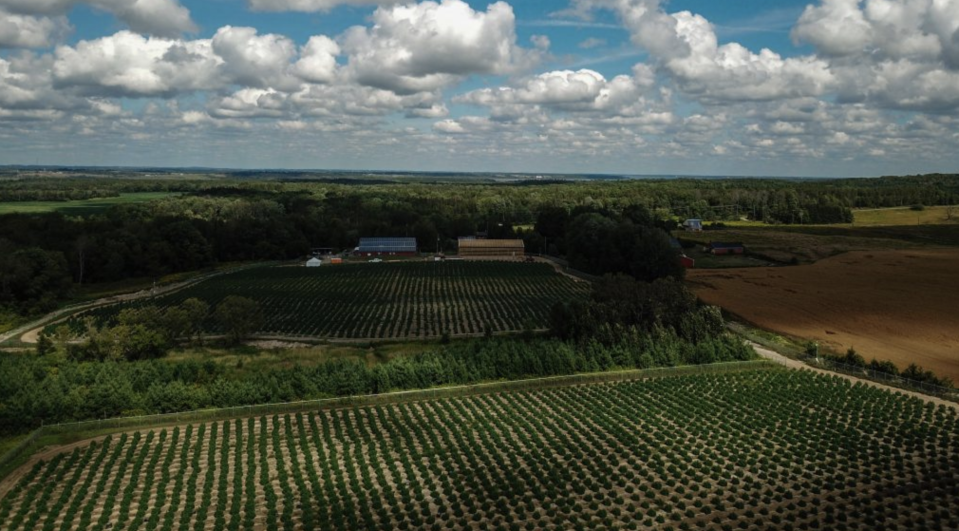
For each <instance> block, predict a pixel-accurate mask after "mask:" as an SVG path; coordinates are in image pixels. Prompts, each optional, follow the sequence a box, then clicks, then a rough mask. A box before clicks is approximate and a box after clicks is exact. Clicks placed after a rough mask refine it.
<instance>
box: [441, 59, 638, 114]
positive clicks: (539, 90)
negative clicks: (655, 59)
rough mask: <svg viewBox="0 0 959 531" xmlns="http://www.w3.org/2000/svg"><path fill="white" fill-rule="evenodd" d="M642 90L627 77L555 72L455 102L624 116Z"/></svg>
mask: <svg viewBox="0 0 959 531" xmlns="http://www.w3.org/2000/svg"><path fill="white" fill-rule="evenodd" d="M641 93H642V89H641V88H640V87H639V86H637V84H636V83H635V82H634V80H633V79H632V78H630V77H629V76H617V77H615V78H613V79H612V80H607V79H606V78H605V77H603V75H602V74H600V73H598V72H595V71H593V70H585V69H584V70H578V71H575V72H574V71H571V70H558V71H553V72H546V73H544V74H540V75H538V76H534V77H531V78H528V79H527V80H526V81H525V82H523V83H522V84H521V85H520V86H518V87H517V88H512V87H500V88H493V89H490V88H487V89H480V90H475V91H472V92H469V93H467V94H464V95H463V96H461V97H458V98H456V99H455V101H457V102H461V103H472V104H476V105H486V106H491V107H495V106H500V107H502V106H504V105H515V104H522V105H546V106H554V107H557V108H559V109H562V110H567V111H608V112H610V113H613V114H628V107H629V106H630V105H633V104H636V103H637V102H639V101H640V95H641Z"/></svg>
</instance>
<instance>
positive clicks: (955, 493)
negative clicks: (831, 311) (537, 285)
mask: <svg viewBox="0 0 959 531" xmlns="http://www.w3.org/2000/svg"><path fill="white" fill-rule="evenodd" d="M45 457H46V460H45V461H38V462H36V463H35V464H34V465H33V466H29V465H28V466H27V467H26V468H25V469H23V470H22V471H21V473H19V474H15V476H16V477H19V481H18V482H17V483H16V484H15V486H14V485H13V483H12V482H11V481H9V480H8V481H7V482H5V483H3V484H0V496H3V501H2V502H0V522H2V524H0V529H3V530H5V531H20V530H32V529H45V530H46V529H52V530H57V531H71V530H87V529H94V530H105V529H110V530H111V531H118V530H127V529H144V528H149V529H163V530H171V529H184V530H197V531H199V530H204V529H214V530H226V529H230V530H233V529H237V530H239V529H242V530H261V529H266V530H279V529H283V530H284V531H293V530H296V529H343V530H346V529H384V530H391V529H433V530H442V529H455V530H474V529H475V530H478V529H508V530H521V529H525V530H533V529H557V530H558V529H640V528H643V529H649V528H661V529H667V528H671V529H744V530H761V529H763V530H764V529H863V530H874V529H894V528H895V529H946V528H953V529H954V528H957V527H959V506H957V505H956V503H955V500H956V498H957V497H959V417H957V413H956V410H955V409H953V408H949V407H946V406H938V407H935V406H933V405H932V404H928V403H925V402H923V401H922V400H920V399H917V398H906V397H903V396H902V395H899V394H893V393H890V392H888V391H883V390H879V389H875V388H872V387H867V386H862V385H853V384H851V383H850V382H848V381H847V380H845V379H841V378H838V377H829V376H822V375H814V374H812V373H808V372H798V371H786V370H782V369H765V370H753V371H746V372H739V373H728V374H700V375H689V376H679V377H665V378H652V379H645V380H639V381H631V382H619V383H609V384H590V385H579V386H569V387H557V388H548V389H541V390H533V391H522V392H508V393H497V394H487V395H478V396H472V397H461V398H448V399H434V400H424V401H419V402H409V403H402V404H393V405H380V406H368V407H356V408H344V409H334V410H321V411H316V412H312V413H295V414H282V415H269V416H263V417H258V418H247V419H237V420H228V421H222V422H215V423H207V424H194V425H183V426H178V427H174V428H162V429H160V428H157V429H152V430H144V431H140V432H132V433H124V434H120V435H117V434H114V435H111V436H108V437H107V438H105V439H103V438H101V439H100V440H99V442H95V443H90V444H81V445H75V446H74V447H72V448H70V449H68V450H67V451H64V452H62V453H48V454H47V455H46V456H45Z"/></svg>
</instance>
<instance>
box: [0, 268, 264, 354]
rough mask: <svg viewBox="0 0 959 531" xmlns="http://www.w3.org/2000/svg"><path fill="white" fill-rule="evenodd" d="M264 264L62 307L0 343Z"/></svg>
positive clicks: (26, 339)
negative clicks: (76, 317) (102, 309)
mask: <svg viewBox="0 0 959 531" xmlns="http://www.w3.org/2000/svg"><path fill="white" fill-rule="evenodd" d="M262 265H266V264H263V263H257V264H250V265H246V266H241V267H235V268H230V269H224V270H222V271H214V272H212V273H208V274H205V275H200V276H198V277H194V278H191V279H188V280H184V281H182V282H177V283H174V284H167V285H165V286H159V287H157V288H154V289H145V290H140V291H137V292H133V293H124V294H121V295H112V296H110V297H104V298H102V299H97V300H95V301H91V302H88V303H84V304H80V305H75V306H68V307H66V308H61V309H59V310H57V311H55V312H52V313H48V314H47V315H45V316H43V317H41V318H40V319H37V320H36V321H33V322H32V323H29V324H26V325H24V326H21V327H19V328H15V329H13V330H10V331H9V332H5V333H3V334H0V343H3V342H4V341H7V340H9V339H10V338H14V337H17V336H20V342H21V343H27V344H34V343H36V342H37V337H38V336H39V335H40V332H42V331H43V329H44V328H46V327H48V326H50V325H51V324H56V323H59V322H61V321H65V320H66V319H68V318H70V317H72V316H74V315H79V314H82V313H84V312H87V311H90V310H92V309H94V308H99V307H101V306H108V305H111V304H118V303H121V302H129V301H135V300H138V299H145V298H147V297H156V296H159V295H167V294H169V293H173V292H175V291H179V290H181V289H183V288H186V287H188V286H192V285H193V284H196V283H197V282H203V281H204V280H208V279H211V278H213V277H216V276H220V275H225V274H227V273H234V272H236V271H240V270H243V269H249V268H253V267H260V266H262Z"/></svg>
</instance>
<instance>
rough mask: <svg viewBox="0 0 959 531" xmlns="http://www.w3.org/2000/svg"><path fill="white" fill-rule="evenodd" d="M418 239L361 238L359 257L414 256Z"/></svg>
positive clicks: (356, 251)
mask: <svg viewBox="0 0 959 531" xmlns="http://www.w3.org/2000/svg"><path fill="white" fill-rule="evenodd" d="M416 252H417V248H416V238H360V246H359V247H357V248H356V250H355V251H354V254H357V255H359V256H414V255H416Z"/></svg>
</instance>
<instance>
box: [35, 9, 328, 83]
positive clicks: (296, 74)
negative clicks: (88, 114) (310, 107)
mask: <svg viewBox="0 0 959 531" xmlns="http://www.w3.org/2000/svg"><path fill="white" fill-rule="evenodd" d="M337 50H338V49H337V45H336V43H334V42H333V41H332V40H330V39H329V38H327V37H314V38H312V39H311V40H310V41H309V42H308V43H307V44H306V45H305V46H303V48H302V50H300V51H299V52H298V50H297V47H296V45H295V44H294V43H293V41H292V40H290V39H289V38H287V37H284V36H281V35H274V34H265V35H260V34H258V33H257V31H256V30H255V29H253V28H243V27H232V26H225V27H223V28H220V29H219V30H218V31H217V32H216V34H215V35H214V36H213V38H212V39H199V40H182V39H166V38H160V37H144V36H142V35H139V34H136V33H133V32H130V31H121V32H118V33H116V34H114V35H111V36H108V37H103V38H100V39H95V40H91V41H80V42H79V43H77V45H76V46H75V47H71V46H60V47H58V48H57V49H56V51H55V57H56V61H55V63H54V65H53V69H52V70H53V77H54V80H55V82H56V85H57V86H58V87H62V88H78V89H80V90H81V91H82V92H85V93H88V94H101V95H112V96H126V97H166V98H170V97H174V96H177V95H179V94H182V93H189V92H193V91H203V90H221V89H224V88H226V87H228V86H231V85H239V86H242V87H246V88H257V89H264V90H265V89H275V90H280V91H286V92H294V91H297V90H299V89H300V87H301V86H302V85H303V83H304V82H309V83H321V82H329V81H331V80H332V79H333V76H334V74H335V68H336V59H335V54H336V52H337ZM297 57H298V60H296V61H294V60H295V59H297Z"/></svg>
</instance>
